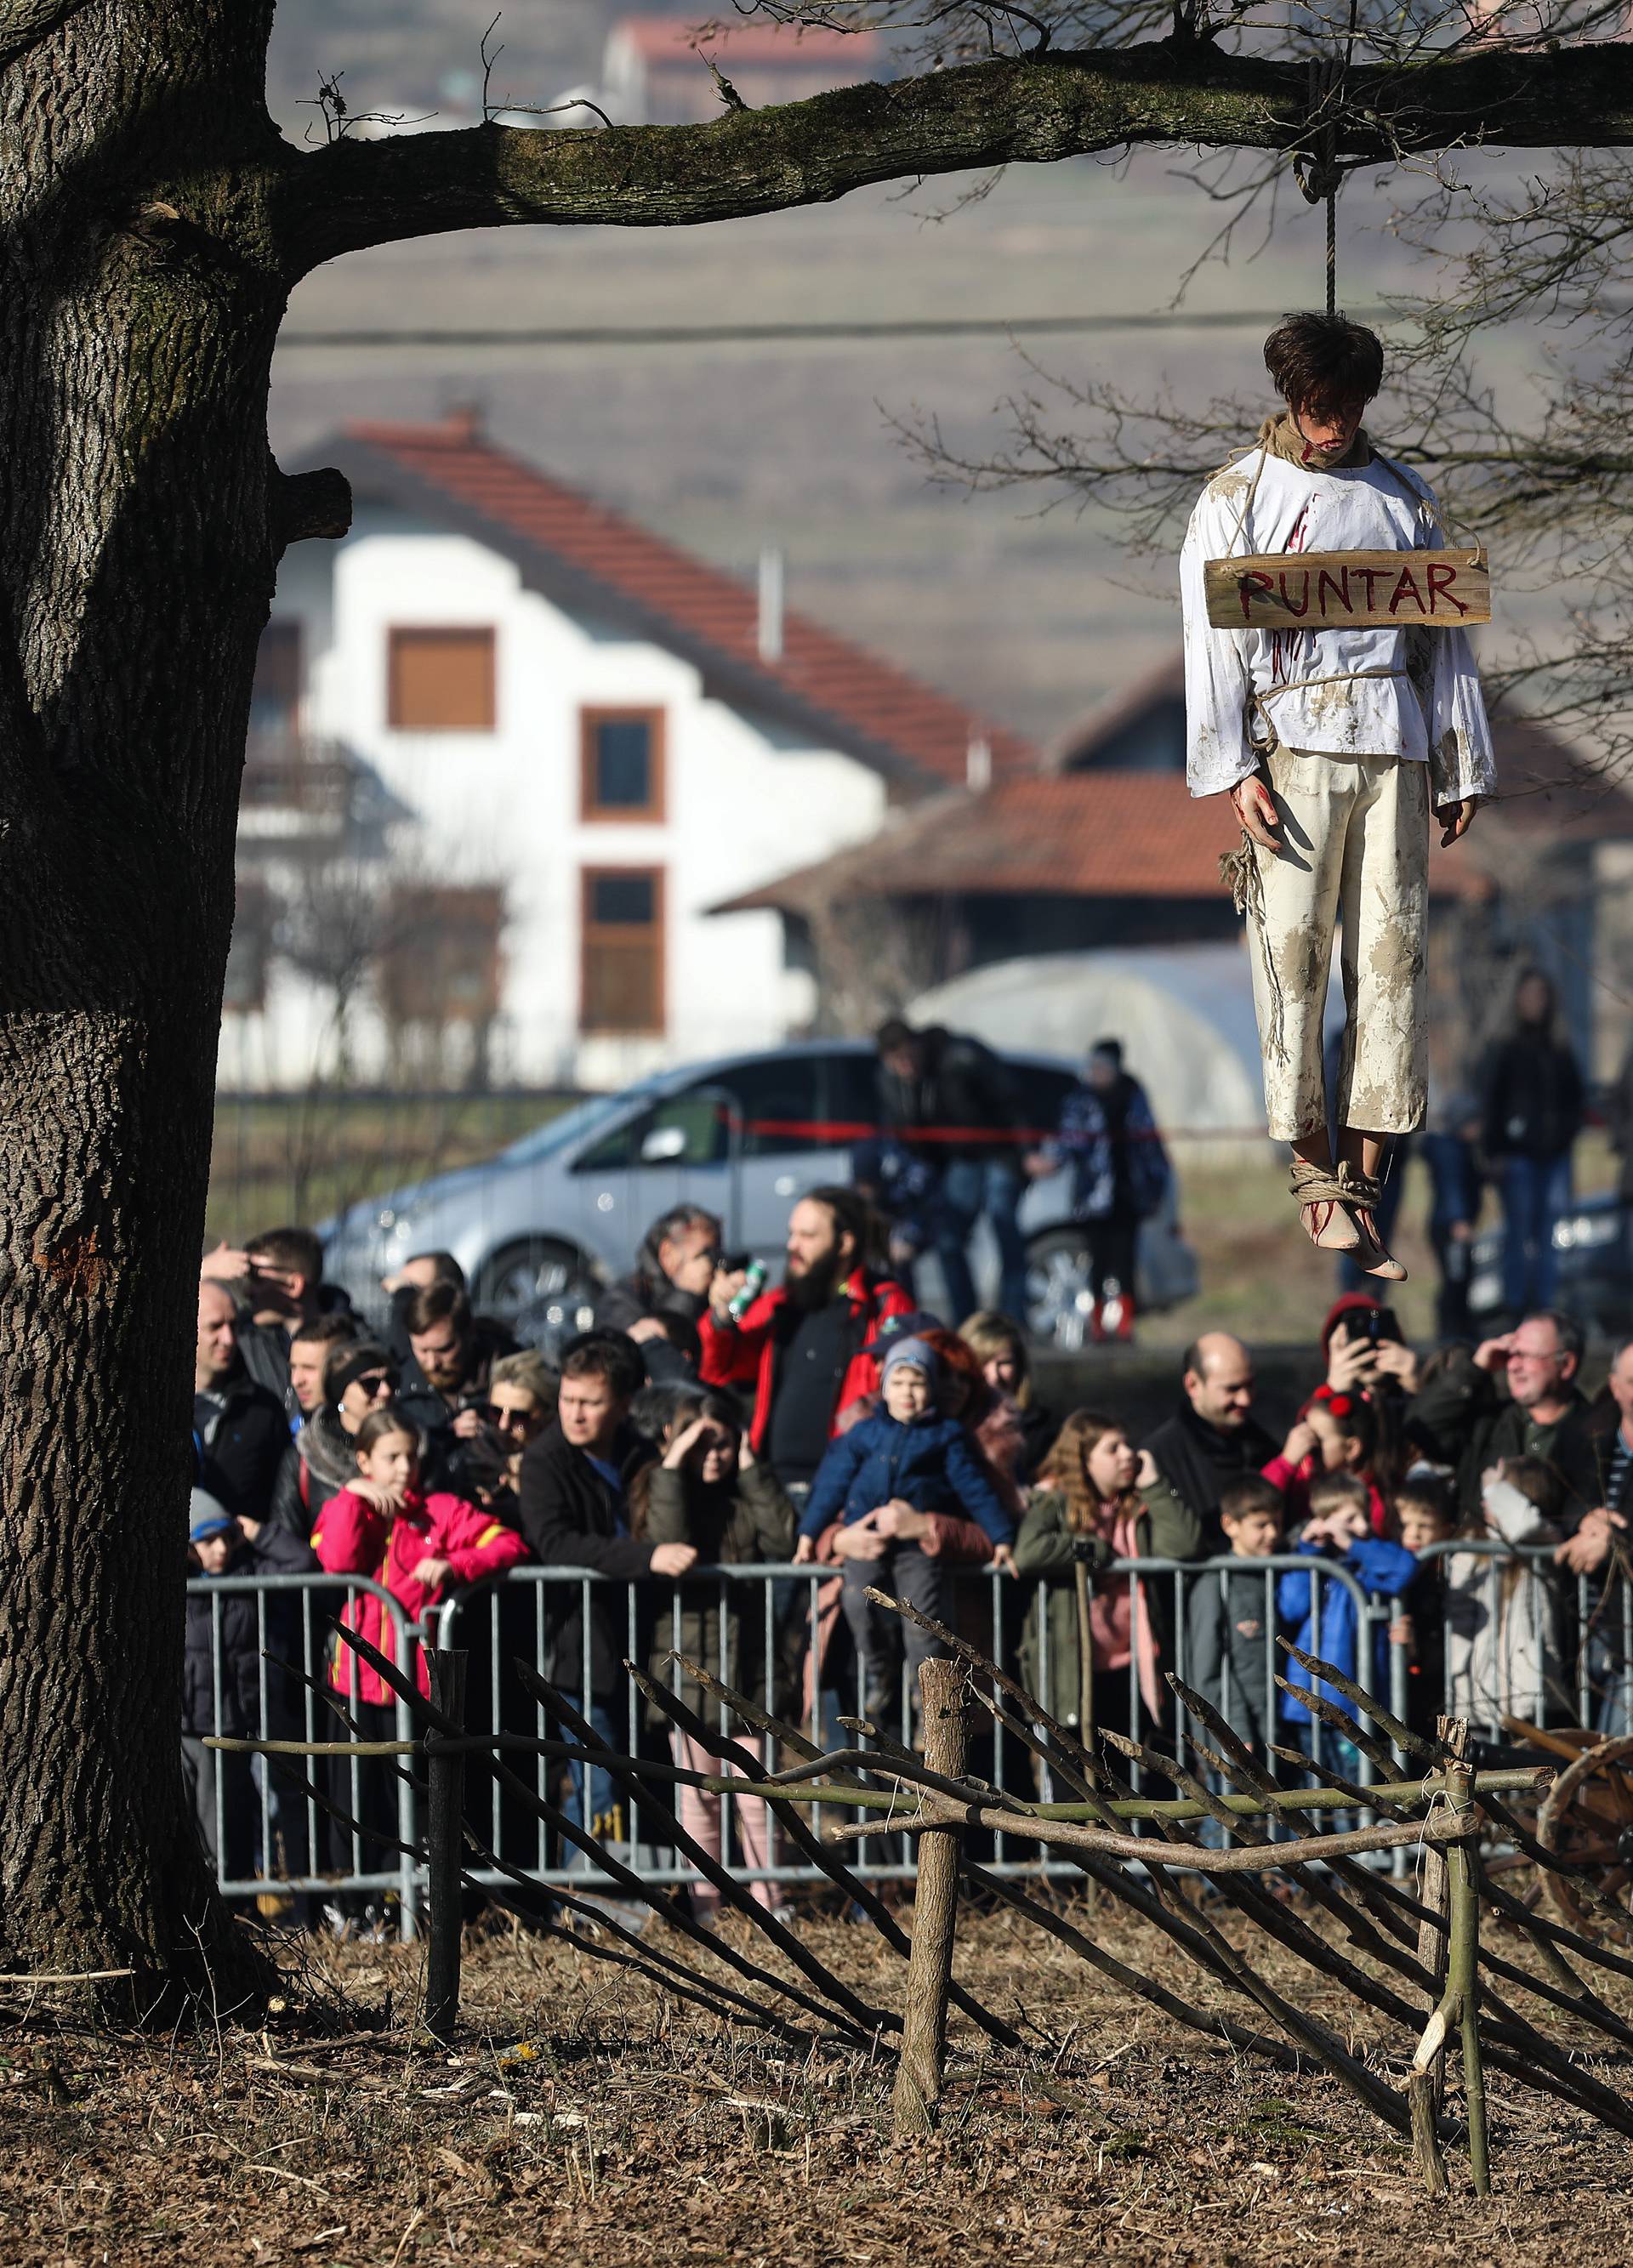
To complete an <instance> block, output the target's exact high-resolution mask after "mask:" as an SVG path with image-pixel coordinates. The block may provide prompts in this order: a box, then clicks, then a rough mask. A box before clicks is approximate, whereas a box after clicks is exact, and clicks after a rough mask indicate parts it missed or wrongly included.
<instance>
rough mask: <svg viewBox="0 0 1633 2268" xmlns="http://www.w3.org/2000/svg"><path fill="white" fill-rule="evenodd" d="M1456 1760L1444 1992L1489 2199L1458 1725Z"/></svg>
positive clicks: (1474, 1919)
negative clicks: (1455, 2025) (1454, 2008)
mask: <svg viewBox="0 0 1633 2268" xmlns="http://www.w3.org/2000/svg"><path fill="white" fill-rule="evenodd" d="M1457 1732H1458V1734H1459V1735H1460V1737H1459V1738H1458V1739H1457V1740H1456V1742H1455V1749H1454V1752H1455V1755H1456V1758H1457V1761H1456V1762H1455V1763H1449V1764H1447V1766H1446V1793H1447V1795H1448V1796H1449V1797H1450V1799H1451V1801H1452V1809H1453V1811H1454V1812H1456V1813H1457V1814H1458V1815H1459V1817H1460V1818H1462V1819H1463V1820H1465V1821H1467V1835H1466V1837H1464V1839H1463V1840H1462V1841H1461V1842H1458V1843H1452V1844H1450V1845H1448V1846H1447V1850H1446V1891H1447V1896H1446V1922H1447V1929H1446V1988H1447V1990H1448V1992H1452V1993H1453V1994H1454V1995H1455V1996H1456V1999H1457V2004H1458V2011H1459V2015H1460V2017H1461V2019H1462V2029H1463V2095H1464V2101H1465V2103H1466V2106H1467V2112H1468V2169H1469V2172H1470V2173H1471V2174H1472V2175H1473V2176H1474V2194H1475V2196H1476V2197H1489V2196H1490V2194H1491V2162H1490V2155H1489V2138H1488V2133H1487V2128H1486V2073H1485V2058H1484V2056H1483V2054H1482V2050H1481V2044H1480V1889H1479V1885H1478V1881H1477V1879H1476V1876H1475V1871H1474V1860H1475V1856H1476V1852H1477V1850H1478V1834H1479V1830H1478V1825H1477V1821H1476V1814H1475V1810H1474V1766H1473V1765H1472V1764H1470V1763H1469V1762H1468V1760H1467V1759H1468V1727H1467V1725H1463V1724H1459V1727H1457Z"/></svg>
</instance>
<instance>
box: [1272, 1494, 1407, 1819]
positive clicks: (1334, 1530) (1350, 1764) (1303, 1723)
mask: <svg viewBox="0 0 1633 2268" xmlns="http://www.w3.org/2000/svg"><path fill="white" fill-rule="evenodd" d="M1310 1512H1311V1516H1310V1518H1309V1519H1308V1520H1307V1521H1305V1522H1304V1533H1303V1535H1300V1537H1299V1539H1298V1546H1297V1548H1298V1550H1300V1551H1302V1552H1305V1553H1307V1554H1308V1555H1309V1557H1312V1559H1313V1558H1321V1559H1326V1560H1329V1561H1332V1562H1334V1563H1336V1564H1337V1565H1340V1566H1342V1567H1344V1568H1346V1569H1347V1570H1348V1572H1349V1573H1350V1574H1351V1575H1352V1576H1353V1577H1354V1578H1355V1580H1356V1582H1357V1583H1359V1585H1360V1586H1361V1588H1362V1589H1363V1591H1367V1592H1375V1593H1378V1594H1381V1595H1382V1596H1383V1597H1385V1598H1387V1599H1398V1598H1399V1597H1400V1594H1401V1593H1402V1592H1403V1591H1404V1590H1405V1589H1406V1588H1407V1587H1408V1584H1409V1583H1410V1582H1411V1581H1412V1579H1413V1577H1414V1576H1415V1574H1416V1573H1417V1561H1416V1559H1415V1557H1413V1555H1412V1554H1411V1552H1409V1551H1408V1550H1407V1549H1406V1547H1405V1546H1404V1544H1400V1543H1386V1542H1385V1540H1384V1539H1383V1537H1381V1536H1378V1535H1373V1533H1372V1523H1371V1507H1370V1506H1369V1504H1368V1501H1367V1495H1366V1489H1365V1485H1364V1484H1363V1483H1362V1482H1359V1481H1357V1480H1356V1477H1355V1476H1354V1475H1353V1474H1350V1473H1329V1474H1328V1475H1327V1476H1326V1478H1325V1479H1324V1480H1321V1481H1318V1482H1317V1483H1316V1484H1315V1486H1314V1487H1313V1488H1312V1490H1311V1492H1310ZM1318 1589H1319V1593H1320V1604H1319V1614H1320V1627H1319V1630H1318V1628H1317V1609H1316V1607H1315V1604H1314V1603H1313V1602H1312V1596H1311V1594H1312V1592H1313V1591H1316V1590H1318ZM1275 1602H1276V1607H1277V1610H1278V1612H1279V1613H1280V1615H1281V1616H1282V1620H1283V1621H1284V1622H1285V1623H1288V1624H1294V1623H1296V1624H1297V1625H1298V1628H1297V1634H1296V1636H1295V1638H1294V1639H1293V1643H1294V1645H1295V1646H1299V1647H1302V1649H1303V1650H1304V1653H1312V1654H1314V1655H1315V1656H1316V1658H1317V1660H1318V1661H1330V1662H1331V1663H1332V1665H1333V1667H1334V1669H1338V1670H1341V1671H1342V1672H1343V1674H1344V1675H1345V1676H1346V1677H1349V1678H1352V1679H1353V1680H1354V1681H1355V1683H1356V1684H1358V1685H1363V1686H1364V1687H1365V1688H1366V1690H1368V1692H1370V1693H1375V1694H1376V1695H1377V1696H1378V1699H1379V1700H1380V1701H1383V1702H1385V1704H1386V1703H1387V1701H1388V1697H1389V1634H1388V1630H1387V1626H1386V1625H1385V1624H1382V1623H1379V1624H1376V1625H1375V1635H1374V1640H1373V1645H1372V1647H1371V1660H1370V1661H1362V1659H1361V1639H1360V1613H1359V1609H1358V1608H1357V1606H1356V1600H1355V1597H1354V1594H1352V1592H1351V1591H1350V1589H1349V1585H1348V1584H1347V1583H1338V1582H1333V1581H1330V1580H1329V1581H1325V1582H1321V1581H1319V1580H1318V1579H1317V1578H1316V1577H1315V1576H1313V1575H1306V1574H1305V1573H1304V1572H1303V1570H1302V1569H1290V1570H1289V1572H1288V1573H1286V1574H1285V1575H1283V1576H1282V1580H1281V1581H1280V1582H1279V1583H1278V1584H1277V1586H1276V1594H1275ZM1282 1674H1283V1675H1284V1676H1285V1677H1286V1678H1287V1681H1288V1683H1289V1684H1290V1685H1296V1686H1297V1685H1302V1686H1305V1687H1308V1686H1310V1685H1311V1684H1312V1683H1313V1681H1312V1677H1311V1675H1310V1672H1309V1671H1308V1670H1307V1669H1305V1668H1304V1667H1303V1665H1302V1664H1301V1663H1299V1662H1296V1661H1289V1663H1288V1665H1287V1668H1286V1669H1285V1670H1284V1671H1283V1673H1282ZM1316 1690H1318V1692H1319V1693H1320V1695H1321V1697H1322V1698H1323V1699H1324V1700H1327V1701H1335V1702H1336V1703H1337V1704H1338V1706H1339V1707H1340V1708H1341V1709H1342V1710H1344V1711H1346V1712H1348V1713H1349V1714H1351V1715H1353V1713H1354V1712H1353V1710H1352V1709H1351V1708H1350V1705H1349V1702H1348V1701H1346V1700H1345V1698H1344V1697H1343V1695H1342V1694H1341V1693H1339V1692H1335V1691H1334V1689H1333V1687H1332V1686H1330V1685H1328V1684H1326V1683H1322V1684H1320V1685H1319V1686H1318V1687H1317V1689H1316ZM1282 1718H1283V1719H1284V1720H1285V1722H1286V1723H1288V1724H1289V1725H1292V1726H1294V1727H1297V1739H1298V1742H1299V1745H1300V1747H1301V1748H1303V1749H1305V1750H1306V1752H1307V1753H1308V1754H1309V1755H1310V1756H1313V1757H1315V1758H1316V1759H1317V1760H1318V1762H1319V1759H1320V1758H1321V1757H1322V1756H1330V1757H1332V1758H1334V1761H1335V1762H1336V1764H1337V1768H1338V1770H1339V1771H1341V1772H1342V1773H1343V1774H1344V1775H1345V1777H1346V1778H1355V1777H1356V1773H1357V1771H1358V1769H1359V1766H1360V1762H1361V1759H1360V1755H1359V1752H1358V1751H1357V1749H1356V1747H1355V1745H1354V1743H1353V1742H1349V1741H1346V1740H1341V1739H1340V1737H1339V1735H1338V1734H1336V1733H1334V1731H1333V1730H1332V1729H1331V1727H1327V1726H1318V1725H1316V1724H1315V1723H1314V1722H1313V1720H1312V1717H1311V1713H1310V1711H1309V1710H1308V1709H1307V1708H1306V1707H1305V1705H1304V1703H1303V1702H1302V1701H1301V1700H1299V1698H1298V1697H1297V1694H1293V1693H1287V1694H1283V1695H1282Z"/></svg>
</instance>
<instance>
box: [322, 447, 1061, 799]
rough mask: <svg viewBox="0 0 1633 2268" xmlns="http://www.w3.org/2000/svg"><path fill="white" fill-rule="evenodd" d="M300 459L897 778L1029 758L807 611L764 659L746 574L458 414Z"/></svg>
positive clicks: (1018, 765) (1015, 743) (909, 783)
mask: <svg viewBox="0 0 1633 2268" xmlns="http://www.w3.org/2000/svg"><path fill="white" fill-rule="evenodd" d="M313 461H314V462H318V463H321V462H325V461H327V462H336V461H337V462H338V463H339V465H340V467H341V468H342V470H343V471H345V472H346V473H348V475H350V476H351V480H352V484H353V487H354V488H355V489H357V490H358V492H359V494H360V495H361V494H364V493H373V494H380V493H381V491H382V490H383V491H384V492H385V493H386V494H387V495H388V497H390V496H392V495H393V494H395V495H396V496H398V497H402V498H403V500H404V501H406V502H409V503H411V504H414V505H415V506H416V507H417V508H418V509H419V510H421V511H423V512H425V513H426V515H427V516H428V517H432V518H440V519H442V520H443V521H445V522H447V523H449V524H456V525H458V526H459V527H462V529H463V531H464V532H465V533H467V534H471V535H472V536H474V537H475V538H476V540H477V541H479V542H482V543H484V544H486V545H487V546H488V547H489V548H490V549H493V550H497V551H499V553H500V554H501V555H502V556H507V557H510V558H512V559H514V561H515V562H516V563H517V564H518V565H519V566H520V567H521V571H522V574H523V579H524V580H528V579H536V581H537V582H538V583H539V585H540V586H541V587H544V588H550V587H551V586H552V584H554V585H559V584H560V583H561V582H562V581H563V579H564V578H565V579H567V580H569V581H571V582H573V584H575V585H581V586H582V589H583V593H584V595H585V596H586V597H587V599H588V600H590V601H592V602H598V603H599V604H601V605H602V607H605V608H610V609H612V610H615V611H616V610H620V609H621V610H622V611H623V612H624V615H625V616H626V617H627V616H628V615H630V614H631V613H633V615H635V616H636V617H637V618H638V619H639V623H640V625H641V627H642V634H643V635H646V636H649V637H653V638H654V641H656V642H659V643H662V644H668V645H669V647H670V648H671V650H673V651H676V652H681V653H683V654H684V655H686V657H687V658H688V659H693V660H695V661H696V662H697V663H698V666H700V667H701V668H702V669H703V672H704V675H705V679H706V682H712V683H713V685H714V686H715V687H716V688H717V689H719V690H720V692H721V693H722V694H723V695H724V696H725V697H727V698H729V699H731V700H733V701H734V702H738V703H745V704H750V705H752V704H753V703H758V704H759V705H760V706H762V707H764V708H766V709H771V710H773V711H778V712H780V713H781V714H783V715H785V716H787V715H788V714H790V713H793V714H794V715H795V716H796V717H797V718H799V719H800V720H801V721H802V723H803V724H804V725H806V727H807V728H808V729H810V730H813V731H815V732H817V733H819V734H820V735H821V737H822V739H823V740H825V741H827V742H829V743H830V744H831V745H832V746H835V747H841V748H844V749H846V751H847V752H849V753H851V754H853V755H859V756H861V757H862V758H863V759H864V760H865V761H868V762H873V763H875V764H876V766H878V768H879V769H881V770H887V771H890V772H892V773H894V774H896V775H897V776H898V779H899V780H900V783H901V784H902V785H903V786H904V787H905V788H907V789H908V790H910V791H913V792H924V791H926V790H928V789H930V788H933V787H935V786H936V785H938V784H942V785H944V784H946V783H948V782H949V781H957V782H958V783H960V784H962V782H963V781H964V779H965V778H966V777H967V776H968V768H969V751H970V745H971V742H972V740H985V741H986V742H987V744H988V746H989V747H990V749H991V752H992V762H993V770H994V773H995V774H1004V773H1008V772H1012V771H1015V770H1022V769H1030V768H1031V766H1032V765H1034V764H1035V763H1036V762H1037V754H1036V751H1035V750H1034V749H1033V748H1032V747H1031V745H1030V744H1029V743H1028V742H1027V741H1025V740H1022V739H1021V738H1020V737H1019V735H1018V734H1016V733H1006V732H1003V731H1001V730H1000V729H999V728H997V727H996V726H994V725H991V724H989V723H987V722H986V720H985V719H984V718H980V717H979V716H977V715H976V714H975V713H974V712H972V711H970V710H968V709H965V708H964V707H963V706H962V705H961V704H960V703H958V702H957V701H954V700H952V699H950V697H949V696H947V695H945V694H942V693H937V692H935V691H934V690H933V689H931V688H930V687H928V686H927V685H923V684H920V682H919V681H918V680H917V679H916V678H913V677H909V676H908V675H907V674H905V671H903V670H899V669H898V668H896V667H894V666H892V665H891V664H890V663H889V662H887V661H883V660H881V659H878V658H877V657H876V655H874V654H871V653H869V652H867V651H866V650H865V649H864V648H862V647H861V646H856V645H853V644H850V643H849V641H848V640H847V639H845V638H842V637H838V636H837V635H836V634H835V633H834V632H833V631H831V630H824V628H823V627H822V626H821V624H820V623H817V622H812V621H811V620H810V619H809V616H808V615H801V614H797V613H794V612H793V611H792V610H790V611H788V612H787V614H786V615H785V617H784V622H783V637H782V655H781V658H780V659H778V660H775V661H765V660H762V659H760V654H759V647H758V600H757V593H756V592H755V591H754V590H753V589H752V588H751V587H750V586H749V585H746V584H743V583H740V582H738V581H737V580H735V578H733V577H732V576H730V575H728V574H725V573H723V572H722V571H720V569H719V568H716V567H711V566H709V565H707V564H706V563H705V562H704V561H703V560H701V559H698V558H695V557H693V556H692V555H691V553H689V552H685V551H682V550H680V549H677V548H676V546H675V545H674V544H671V543H667V542H665V541H663V540H662V538H661V537H660V536H656V535H653V534H649V533H648V531H647V529H646V528H644V527H639V526H638V525H637V524H636V522H635V521H633V520H632V519H625V518H624V516H623V515H622V513H619V512H613V511H610V510H609V508H608V507H607V506H606V505H605V504H598V503H597V502H596V501H595V499H594V497H587V496H585V495H583V494H581V493H580V491H579V490H576V489H570V488H567V487H565V485H564V484H563V483H562V482H559V481H557V480H553V479H551V478H550V476H549V475H546V474H544V473H542V472H540V471H538V470H537V468H536V467H534V466H532V465H529V464H526V463H524V462H523V461H522V460H521V458H519V457H513V456H510V455H508V454H507V453H506V452H505V451H504V450H502V449H497V448H495V447H494V446H492V444H491V442H489V441H487V440H485V439H484V438H482V437H481V435H480V434H479V433H478V432H477V431H476V430H475V427H474V423H473V421H472V420H471V419H470V418H469V416H454V417H452V418H450V419H449V420H448V422H447V423H446V424H442V425H375V424H359V425H351V426H348V427H347V428H346V429H345V431H344V433H343V435H342V436H341V437H340V438H339V439H338V440H336V441H332V442H330V443H329V445H328V446H327V447H326V449H325V450H324V452H323V453H321V455H314V459H313Z"/></svg>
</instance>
